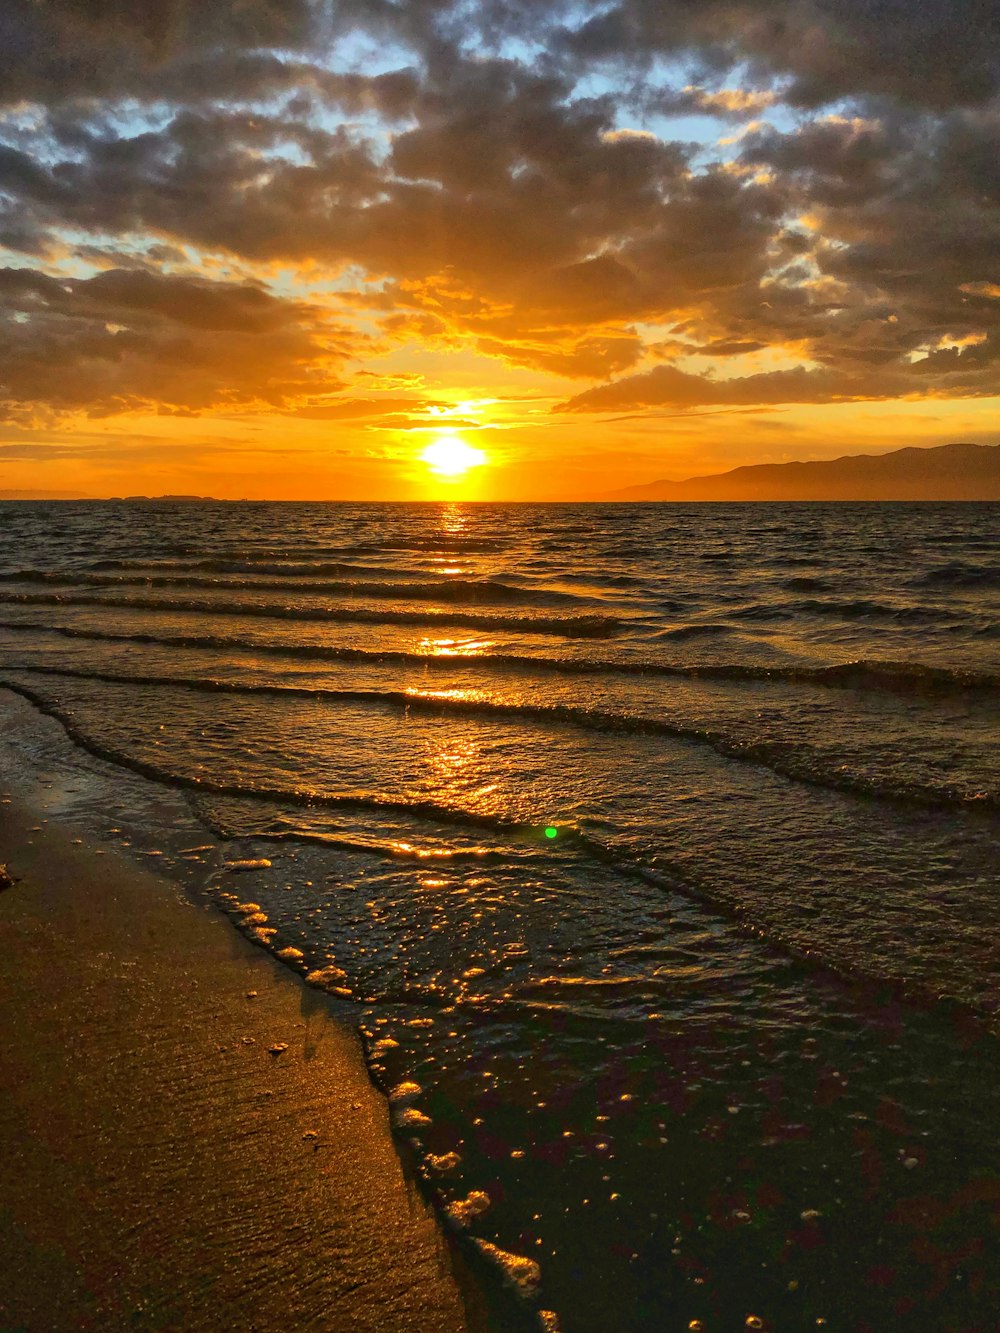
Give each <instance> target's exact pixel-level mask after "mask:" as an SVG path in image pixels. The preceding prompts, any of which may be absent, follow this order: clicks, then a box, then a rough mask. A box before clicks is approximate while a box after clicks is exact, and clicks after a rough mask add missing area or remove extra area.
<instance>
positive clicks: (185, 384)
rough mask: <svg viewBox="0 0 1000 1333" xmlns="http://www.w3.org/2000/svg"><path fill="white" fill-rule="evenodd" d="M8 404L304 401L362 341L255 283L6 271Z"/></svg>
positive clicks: (18, 408)
mask: <svg viewBox="0 0 1000 1333" xmlns="http://www.w3.org/2000/svg"><path fill="white" fill-rule="evenodd" d="M0 305H2V310H3V316H2V318H0V407H2V411H3V413H4V415H5V416H7V417H8V418H14V419H18V418H20V417H23V416H25V415H30V414H31V412H33V411H34V410H36V409H38V408H40V407H41V408H45V409H48V410H52V411H56V412H59V411H76V412H80V411H82V412H86V413H89V414H91V415H95V416H102V415H113V414H115V413H117V412H124V411H131V410H136V409H145V410H150V409H159V410H167V411H177V412H185V411H200V410H204V409H206V408H214V407H220V406H228V407H247V406H249V407H253V406H255V405H260V404H267V405H269V406H271V407H285V406H289V405H294V404H295V403H296V402H297V401H298V400H299V399H301V398H302V397H303V396H304V395H308V394H316V393H319V392H321V391H322V392H330V391H332V390H333V389H335V388H337V387H338V384H337V380H336V377H335V374H334V373H333V372H334V369H335V368H336V367H337V366H339V365H342V364H343V361H344V358H345V356H346V355H348V353H349V350H350V342H351V339H350V337H349V336H348V335H346V334H345V332H344V331H343V330H338V329H336V328H335V327H332V326H331V325H330V324H329V323H328V322H327V321H326V320H325V319H324V318H323V315H322V312H320V311H318V310H314V309H311V308H310V307H308V306H306V305H303V304H302V303H292V302H285V301H279V300H276V299H275V298H273V297H271V296H268V295H267V294H266V293H264V292H262V291H260V290H259V289H257V288H255V287H252V286H243V285H236V284H228V283H209V282H205V281H203V280H190V279H179V278H167V277H160V276H156V275H153V274H149V273H144V272H141V271H135V270H130V271H125V270H113V271H109V272H107V273H102V274H100V275H98V276H97V277H95V278H91V279H89V280H75V281H74V280H69V281H58V280H56V279H55V278H52V277H48V276H45V275H42V274H39V273H32V272H30V271H28V270H25V269H9V268H8V269H4V270H0Z"/></svg>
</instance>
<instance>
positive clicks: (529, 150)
mask: <svg viewBox="0 0 1000 1333" xmlns="http://www.w3.org/2000/svg"><path fill="white" fill-rule="evenodd" d="M0 43H2V44H3V49H4V51H5V53H7V58H6V61H5V64H6V73H7V75H8V77H7V78H6V79H5V81H4V84H3V87H2V88H0V117H2V119H0V140H2V142H0V244H2V245H4V246H6V247H7V248H8V249H9V251H10V252H11V253H12V254H16V255H17V256H19V258H18V259H17V263H18V265H20V267H18V269H17V271H16V272H17V275H19V276H11V275H10V273H9V272H8V274H6V275H4V277H3V279H2V281H0V302H2V303H3V310H4V314H3V318H2V321H0V340H2V341H0V352H2V353H3V356H4V361H3V362H2V365H0V382H2V392H3V398H4V401H5V402H6V403H7V404H8V406H7V411H8V413H15V414H21V413H25V412H30V411H32V410H50V411H84V412H89V413H91V414H93V415H95V416H96V415H100V414H102V413H120V412H126V411H131V410H135V409H137V408H139V407H142V408H143V409H144V410H148V409H149V408H150V407H156V408H158V409H160V410H163V411H190V412H198V411H208V410H218V409H219V408H221V407H226V406H230V407H236V406H238V407H240V408H241V410H242V409H247V410H258V409H260V410H265V409H267V410H275V411H288V412H299V413H301V412H303V411H310V410H311V411H316V412H330V413H331V414H332V415H333V416H336V415H338V414H343V413H345V412H347V411H350V410H353V409H350V408H349V407H348V406H347V404H349V403H350V402H352V401H353V402H361V403H363V402H364V401H366V399H365V398H364V391H363V390H362V391H360V392H355V391H354V390H349V391H348V396H347V397H346V398H345V399H344V400H343V401H341V402H340V403H339V404H332V403H329V402H327V400H326V397H325V395H328V394H329V393H330V392H331V391H332V387H333V386H336V385H339V384H340V383H341V381H345V382H346V380H347V378H348V377H349V376H350V375H351V374H352V365H353V364H355V363H353V362H352V358H353V357H355V356H357V355H358V354H363V353H364V352H365V350H366V349H370V348H372V347H374V346H377V347H379V348H380V349H384V348H386V347H388V346H390V345H398V344H403V343H407V342H420V343H423V344H425V345H432V346H435V347H437V348H440V349H446V350H455V349H458V348H468V349H474V350H478V351H480V352H483V353H485V354H487V355H489V356H491V357H499V358H502V359H504V360H506V361H507V362H508V363H510V364H511V365H514V366H525V367H530V368H532V369H535V370H540V371H544V372H546V373H550V374H553V375H558V376H562V377H565V378H566V379H567V380H589V381H605V383H603V384H597V385H596V387H591V388H588V389H586V390H584V392H583V393H581V394H577V395H576V396H575V397H573V398H572V399H570V401H569V403H568V405H567V406H568V407H569V409H570V410H573V411H581V410H598V407H597V405H598V404H607V407H603V406H602V407H601V408H600V410H617V409H618V408H619V407H623V408H627V409H631V408H634V407H641V406H643V405H646V406H649V407H651V408H652V407H655V406H657V405H660V404H666V405H673V406H680V407H681V408H683V407H685V406H696V405H727V404H728V405H731V404H734V403H740V404H752V403H754V402H760V403H776V402H805V401H808V402H836V401H840V400H841V399H849V398H858V397H873V398H877V397H880V396H882V397H886V398H895V397H900V396H907V395H910V394H920V393H923V394H927V395H959V396H964V395H973V394H989V393H997V392H1000V371H998V336H1000V335H998V329H1000V306H998V303H997V301H996V299H995V293H996V289H997V280H998V274H997V270H996V256H997V254H998V253H1000V207H998V205H1000V101H998V99H997V90H998V79H997V70H998V68H1000V64H998V62H1000V9H998V3H997V0H967V3H966V4H964V5H963V6H961V7H957V6H955V5H954V2H953V0H924V2H923V3H921V4H919V5H913V4H912V3H906V4H905V5H904V4H903V0H753V3H751V2H750V0H701V2H700V3H699V4H697V5H692V4H691V3H690V0H617V3H615V2H614V0H612V2H611V3H608V0H600V3H598V2H597V0H553V3H551V4H547V5H544V6H543V5H538V4H537V3H529V0H483V2H482V3H481V4H477V5H474V6H469V5H467V4H462V3H458V0H454V3H452V2H451V0H409V2H408V3H405V4H395V3H391V2H390V0H370V2H366V3H362V2H361V0H322V2H321V0H280V2H279V0H219V3H218V4H211V5H205V4H195V3H193V0H170V2H169V3H168V2H167V0H159V2H157V3H152V4H149V5H146V6H142V7H139V6H135V5H131V4H128V3H126V0H51V3H47V4H45V5H40V4H36V3H33V2H32V0H10V3H8V4H6V5H5V6H4V8H3V12H2V14H0ZM512 53H520V54H516V55H515V54H512ZM375 61H377V63H373V62H375ZM366 63H367V64H369V65H370V72H366V69H365V66H366ZM681 69H683V71H684V73H683V75H682V74H680V73H678V71H679V70H681ZM692 114H695V115H698V116H703V115H710V116H714V117H721V118H722V119H725V120H730V121H734V122H737V123H738V124H739V125H740V130H739V132H738V133H734V134H733V135H732V136H730V142H729V143H728V145H721V146H720V144H719V143H718V142H716V139H717V135H713V137H712V140H711V141H710V142H708V143H706V144H692V143H688V142H681V141H676V142H675V141H671V140H670V139H669V138H668V137H665V133H664V124H667V125H669V124H670V123H671V121H670V119H669V118H670V117H688V116H690V115H692ZM762 114H766V115H767V116H768V118H769V123H768V122H761V121H759V120H758V118H759V117H760V116H761V115H762ZM665 118H666V119H665ZM680 123H684V122H680ZM303 273H307V274H308V279H309V281H310V282H315V283H317V284H318V285H319V286H320V287H322V288H323V290H324V292H325V295H324V303H322V304H321V303H320V302H319V301H318V300H316V301H309V300H304V299H300V298H299V296H298V295H297V294H296V293H297V292H301V291H303V290H306V288H304V287H303V286H302V285H301V282H302V279H301V275H302V274H303ZM289 275H292V276H289ZM294 275H299V276H298V278H296V277H295V276H294ZM248 278H249V279H250V281H248ZM296 282H299V285H298V286H296ZM334 309H336V310H337V311H339V313H338V314H337V315H336V316H335V315H334V314H332V313H331V311H332V310H334ZM789 347H793V348H795V349H796V352H797V354H798V355H799V356H800V357H801V360H802V369H801V370H794V369H780V370H773V371H766V372H763V373H760V374H753V375H746V376H743V377H742V378H739V379H733V378H728V379H726V378H722V377H721V376H720V375H719V374H716V375H711V374H700V373H699V374H695V373H692V370H691V367H690V365H688V364H687V363H685V362H684V361H683V357H684V356H685V355H686V354H689V353H698V354H699V355H700V356H708V357H711V358H718V360H719V368H720V369H721V370H722V372H723V374H726V373H727V371H726V367H725V362H726V359H727V358H731V357H735V356H739V355H743V354H747V353H750V352H762V351H763V350H764V349H767V348H779V349H787V348H789ZM655 359H659V360H662V361H664V362H665V364H662V365H658V366H656V367H654V368H653V369H651V370H650V369H648V367H649V365H650V362H651V361H653V360H655ZM755 395H756V396H755Z"/></svg>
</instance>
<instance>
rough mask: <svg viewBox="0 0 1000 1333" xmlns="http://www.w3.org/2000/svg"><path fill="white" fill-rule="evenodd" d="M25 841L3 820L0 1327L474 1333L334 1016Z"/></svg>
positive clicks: (142, 889)
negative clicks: (9, 881) (6, 876)
mask: <svg viewBox="0 0 1000 1333" xmlns="http://www.w3.org/2000/svg"><path fill="white" fill-rule="evenodd" d="M0 788H2V781H0ZM39 825H40V820H39V819H38V818H36V817H35V816H34V815H33V814H32V812H31V811H29V810H25V809H19V808H18V807H17V806H16V805H8V804H4V805H2V806H0V863H2V862H6V863H7V865H8V867H9V869H10V872H11V873H12V875H14V876H16V877H18V882H16V883H15V884H14V886H13V887H11V888H9V889H7V890H6V891H2V892H0V1013H2V1016H3V1031H4V1035H3V1055H2V1061H0V1329H3V1330H15V1329H16V1330H21V1329H23V1330H30V1333H34V1331H35V1330H39V1331H41V1330H45V1333H58V1331H59V1330H64V1329H87V1328H93V1329H101V1330H115V1329H120V1328H129V1329H135V1328H150V1329H183V1330H199V1329H235V1328H239V1329H247V1330H259V1331H260V1333H267V1331H268V1330H272V1329H274V1330H277V1329H279V1328H280V1329H322V1330H334V1331H339V1330H344V1331H345V1333H346V1331H347V1330H351V1333H361V1331H362V1330H376V1329H377V1330H380V1333H394V1330H400V1333H403V1331H404V1330H410V1329H413V1330H419V1331H420V1333H432V1331H436V1330H441V1333H452V1331H453V1330H454V1331H455V1333H458V1331H459V1330H465V1329H472V1330H478V1329H482V1328H484V1327H485V1326H486V1322H485V1316H484V1314H483V1309H482V1304H481V1298H480V1297H479V1296H478V1293H477V1290H476V1288H475V1286H474V1284H472V1282H471V1281H470V1279H469V1277H468V1274H467V1273H465V1271H464V1267H463V1265H462V1264H461V1262H460V1260H456V1258H455V1256H454V1255H453V1254H452V1253H450V1251H449V1249H448V1247H447V1245H446V1242H445V1241H444V1240H443V1239H442V1236H441V1233H440V1232H439V1230H438V1228H437V1226H436V1224H435V1221H434V1219H433V1216H432V1215H431V1214H430V1213H429V1212H428V1210H427V1207H426V1205H425V1204H424V1203H423V1201H422V1200H421V1199H420V1197H419V1196H418V1195H417V1194H416V1193H415V1191H414V1189H413V1186H412V1184H411V1183H409V1182H408V1181H407V1180H406V1178H405V1176H404V1172H403V1170H402V1167H401V1165H400V1161H399V1158H398V1156H397V1154H396V1151H395V1147H394V1144H393V1142H392V1139H391V1136H390V1130H389V1121H388V1111H387V1107H386V1104H385V1102H384V1100H383V1099H382V1098H381V1097H380V1096H379V1094H378V1093H377V1092H376V1091H375V1090H374V1089H373V1087H372V1086H371V1084H370V1082H369V1080H368V1076H367V1072H366V1069H365V1066H364V1063H363V1059H362V1054H361V1050H360V1046H359V1043H358V1040H357V1038H356V1036H355V1035H354V1033H353V1032H352V1031H351V1030H350V1028H349V1027H348V1026H347V1024H346V1023H345V1022H343V1021H341V1019H340V1018H339V1017H338V1016H337V1015H336V1013H335V1010H334V1008H333V1004H334V1002H333V1001H331V1000H330V999H329V997H327V996H325V995H321V994H319V993H318V992H315V991H313V990H311V989H310V988H308V987H306V986H305V985H304V984H302V983H301V982H300V981H299V980H298V979H297V978H296V977H295V976H294V975H292V974H291V973H290V972H289V971H288V970H287V969H285V968H283V967H281V966H280V965H279V964H277V963H275V962H274V961H273V960H271V959H269V958H268V957H267V956H266V955H265V954H264V953H263V952H262V951H261V950H259V949H257V948H255V947H254V946H253V945H251V944H250V943H248V942H247V941H246V940H245V939H243V938H242V937H241V936H240V935H238V934H237V932H236V931H235V930H234V929H233V927H232V926H231V925H230V924H229V922H228V921H227V920H226V919H225V918H223V917H222V916H220V915H219V914H218V913H217V912H216V911H214V909H211V908H207V907H201V906H199V905H195V904H193V903H192V902H191V901H190V900H189V899H188V898H187V897H186V896H185V895H184V894H183V893H182V891H181V890H180V889H179V888H177V887H176V886H175V885H173V884H171V883H169V882H168V881H166V880H164V879H163V878H160V877H157V876H156V875H154V874H152V873H150V872H148V871H146V870H145V869H143V868H141V867H137V866H136V865H135V864H134V862H132V861H130V860H127V859H126V858H125V856H124V855H123V854H122V853H120V852H116V851H115V850H113V849H110V848H98V847H96V846H94V845H88V844H87V843H86V842H81V841H80V840H79V835H78V834H77V833H76V832H75V831H74V830H71V829H68V828H60V827H58V826H56V825H55V824H54V823H52V822H51V821H50V822H48V823H47V824H46V825H45V826H44V828H40V827H39ZM279 1044H280V1045H282V1046H284V1045H286V1044H287V1049H285V1050H283V1051H281V1053H280V1054H279V1053H271V1050H270V1048H272V1047H277V1046H278V1045H279Z"/></svg>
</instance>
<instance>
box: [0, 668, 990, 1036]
mask: <svg viewBox="0 0 1000 1333" xmlns="http://www.w3.org/2000/svg"><path fill="white" fill-rule="evenodd" d="M3 683H4V687H5V688H7V689H9V690H11V691H12V692H13V693H15V694H18V695H20V696H21V697H22V698H24V699H26V700H27V701H28V702H29V703H31V704H32V705H33V706H34V707H35V708H37V709H38V711H39V712H40V713H42V714H43V715H45V716H47V717H51V718H53V719H54V720H55V721H56V722H58V723H59V724H60V726H61V727H62V728H63V730H64V731H65V733H66V735H67V736H68V737H69V739H70V740H71V741H72V742H73V743H74V744H75V745H77V746H78V747H79V748H80V749H81V750H83V751H85V752H86V753H88V754H91V755H93V756H94V757H95V758H97V759H99V760H101V761H103V762H105V763H110V764H113V765H115V766H116V767H119V768H122V769H125V770H127V771H130V772H132V773H135V774H136V775H138V776H140V777H143V778H145V779H147V780H149V781H152V782H156V783H158V784H160V785H163V786H167V787H170V788H175V789H176V788H180V789H182V790H186V791H189V792H191V793H193V794H194V795H195V796H196V797H197V796H201V797H213V796H221V797H225V798H230V799H233V800H236V801H250V802H253V803H255V804H257V803H261V802H264V803H268V804H272V805H277V806H279V807H280V806H285V807H291V808H299V809H302V808H305V809H309V808H325V809H341V810H349V811H356V812H359V813H369V814H374V815H381V814H387V813H388V814H392V815H397V816H398V815H402V816H404V817H407V818H417V819H426V820H430V821H433V822H434V823H436V824H439V825H442V826H444V827H465V828H475V829H487V830H489V831H491V832H493V833H495V834H497V835H498V836H503V835H505V834H506V835H510V834H514V835H518V834H519V835H521V836H522V837H524V836H528V837H529V838H530V839H531V840H532V842H537V843H538V844H539V845H542V839H543V838H544V833H543V826H541V825H535V824H530V823H527V822H525V821H518V820H512V819H505V818H503V817H502V816H497V815H481V814H479V813H477V812H474V811H465V810H458V809H455V808H454V807H450V806H443V805H439V804H438V803H436V802H434V801H430V800H419V801H399V800H391V799H387V798H383V797H377V796H370V795H362V794H350V795H332V794H328V793H323V792H315V791H309V790H303V789H300V788H281V787H248V786H245V785H240V784H235V783H223V782H216V781H214V780H213V779H211V778H208V777H205V776H201V775H199V776H197V777H196V776H191V775H187V774H178V773H174V772H171V771H169V770H167V769H165V768H163V767H161V766H159V765H156V764H153V763H150V762H148V761H146V760H141V759H138V758H136V757H134V756H132V755H128V754H126V753H124V752H123V751H120V750H117V749H115V748H114V747H112V746H109V745H107V744H106V743H104V742H101V741H98V740H97V739H95V738H94V737H92V736H90V735H88V734H87V733H86V732H85V731H83V729H82V728H81V727H80V726H79V725H78V724H77V722H76V721H75V719H74V717H73V715H72V713H71V712H69V711H67V710H66V709H64V708H62V707H60V706H59V705H58V704H57V703H55V702H53V701H52V700H50V699H47V698H46V697H45V696H44V695H42V694H40V693H39V692H38V691H37V690H34V689H32V688H31V687H30V686H27V685H24V684H23V683H21V682H14V681H9V680H7V681H4V682H3ZM203 804H204V802H201V801H199V802H198V805H199V806H201V805H203ZM203 818H204V815H203ZM205 822H206V823H207V824H208V825H209V826H213V825H216V826H217V827H218V830H219V831H220V833H222V834H223V836H225V830H224V827H223V825H222V823H221V822H218V824H217V821H215V820H214V819H213V818H212V817H211V816H209V817H208V818H206V819H205ZM238 836H240V837H243V838H247V839H252V840H256V839H258V838H261V837H263V838H264V839H265V840H275V841H277V840H282V841H284V840H287V841H290V842H300V841H302V842H314V841H321V842H324V843H325V844H326V845H328V846H331V845H334V842H333V838H336V835H333V838H331V837H330V836H328V835H323V834H314V833H313V832H312V831H311V830H304V829H287V830H282V831H280V832H275V833H274V834H273V837H272V836H271V835H269V834H268V832H267V831H261V832H257V831H250V830H247V831H243V832H240V833H239V834H238ZM345 841H346V842H347V843H349V844H351V845H350V848H349V850H352V851H368V852H371V853H373V854H375V853H376V852H377V854H379V855H387V854H391V853H389V852H388V851H387V849H386V848H385V847H383V848H376V846H375V843H374V842H373V841H372V842H366V841H364V840H360V841H359V843H358V844H355V840H354V839H346V840H345ZM560 841H561V842H562V843H563V844H564V845H565V844H567V843H568V844H569V846H570V847H572V848H574V849H576V850H577V851H579V852H581V853H583V854H584V855H587V856H590V857H592V858H593V859H595V860H597V861H600V862H601V863H603V864H605V865H607V866H609V867H610V868H612V869H613V870H615V871H617V872H618V873H620V874H622V875H625V876H635V877H638V878H639V879H642V880H644V881H646V882H647V883H650V884H653V885H656V886H658V887H660V888H663V889H664V890H666V891H668V892H675V893H680V894H682V895H684V896H686V897H688V898H691V899H694V900H695V901H698V902H700V903H702V904H704V905H705V906H706V907H707V908H709V909H710V910H712V911H714V912H715V913H717V914H719V915H721V916H723V917H726V918H728V919H730V920H732V921H733V922H734V923H735V924H736V925H737V926H738V927H739V928H741V929H743V930H745V931H747V932H748V933H749V934H751V935H753V936H754V937H756V938H761V937H762V936H763V937H764V938H766V940H767V943H768V945H769V946H770V947H772V948H775V949H777V950H779V951H781V952H782V953H783V954H785V955H786V956H787V957H789V958H790V959H791V960H792V961H793V963H794V964H795V965H796V966H801V967H804V968H805V969H806V970H807V971H808V973H809V975H811V976H816V975H824V974H826V975H828V976H829V977H831V978H833V977H845V978H848V979H850V980H852V981H854V982H861V983H867V982H870V981H875V982H876V983H877V984H878V986H879V987H880V989H881V988H884V987H888V988H889V989H890V990H891V992H892V993H893V994H895V995H897V996H898V997H899V999H901V1000H906V1001H908V1002H917V1003H924V1004H930V1005H932V1006H934V1007H936V1008H941V1007H942V1006H946V1007H947V1008H948V1010H949V1011H950V1012H954V1013H955V1014H960V1013H969V1014H976V1015H983V1014H984V1011H983V1010H982V1009H981V1007H980V1006H977V1005H976V1003H975V1002H974V1001H970V1000H964V999H961V998H958V997H947V998H946V997H942V996H940V995H939V994H938V993H937V990H936V989H928V988H927V986H926V985H925V984H924V983H923V982H922V981H921V980H920V979H919V978H917V979H915V980H914V979H911V978H908V977H905V976H901V975H896V974H892V973H888V974H887V973H886V972H885V971H884V970H883V969H881V968H877V969H870V968H868V967H866V966H865V965H864V963H863V962H862V961H860V960H858V959H853V958H846V957H843V956H837V957H823V956H820V955H818V954H817V952H816V949H815V946H814V944H812V943H810V944H809V945H807V946H806V945H803V944H802V943H801V942H800V941H799V940H797V939H796V938H795V937H794V936H793V935H791V934H789V933H788V932H787V931H786V930H785V929H783V928H782V926H781V925H780V923H777V922H775V921H770V920H769V921H768V922H767V924H766V925H765V926H764V927H762V926H761V924H760V923H759V921H758V920H757V919H756V917H755V913H754V911H753V905H752V904H751V903H747V902H746V901H745V900H743V899H741V898H739V897H734V895H733V894H732V893H731V892H730V891H728V890H727V889H726V887H725V886H724V885H719V884H716V883H714V882H713V881H711V880H710V879H708V878H706V876H705V875H704V874H703V873H702V872H700V871H699V870H698V869H697V868H696V867H694V866H691V865H690V864H687V863H685V864H684V865H678V864H675V863H674V862H673V861H672V860H671V859H670V858H667V857H664V856H663V855H662V853H658V854H657V858H656V863H655V864H647V863H646V862H645V861H644V860H642V859H641V858H635V857H632V856H629V855H627V854H625V853H624V852H622V851H621V850H620V849H619V848H616V847H612V846H608V845H606V844H604V843H602V842H601V841H600V840H599V839H598V838H595V837H594V836H593V835H591V834H590V833H587V832H584V831H583V830H581V829H577V828H573V827H571V826H564V827H562V828H560ZM398 850H399V849H397V851H398ZM470 850H471V852H472V855H475V854H476V849H470ZM487 850H488V851H489V852H491V853H492V852H494V849H487ZM514 850H515V849H513V848H512V849H511V852H514ZM518 850H520V849H518ZM495 853H496V854H497V857H498V859H500V858H501V857H502V859H507V857H506V856H505V855H504V854H503V853H501V852H500V849H499V848H498V849H495ZM403 855H404V856H405V852H404V853H403ZM465 855H469V852H468V851H466V852H465ZM491 859H492V856H491ZM420 998H421V999H423V998H424V997H423V995H422V994H421V997H420ZM984 1016H987V1017H992V1015H991V1014H990V1012H989V1011H986V1012H985V1015H984Z"/></svg>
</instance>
